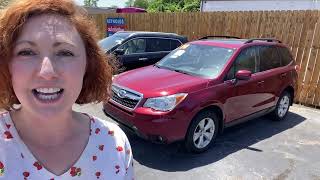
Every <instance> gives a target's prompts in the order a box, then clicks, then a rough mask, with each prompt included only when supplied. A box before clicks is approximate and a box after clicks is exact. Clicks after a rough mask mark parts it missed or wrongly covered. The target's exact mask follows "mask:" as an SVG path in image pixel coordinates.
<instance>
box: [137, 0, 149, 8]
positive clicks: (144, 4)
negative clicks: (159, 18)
mask: <svg viewBox="0 0 320 180" xmlns="http://www.w3.org/2000/svg"><path fill="white" fill-rule="evenodd" d="M133 6H134V7H139V8H143V9H147V8H148V6H149V1H148V0H135V1H134V3H133Z"/></svg>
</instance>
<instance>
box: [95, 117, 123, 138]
mask: <svg viewBox="0 0 320 180" xmlns="http://www.w3.org/2000/svg"><path fill="white" fill-rule="evenodd" d="M90 117H91V122H92V123H91V133H94V134H100V133H102V134H106V135H108V136H111V137H114V138H115V139H117V140H122V141H127V136H126V134H125V133H124V132H123V130H122V129H121V128H120V127H119V126H118V125H117V124H115V123H113V122H110V121H107V120H105V119H101V118H98V117H94V116H90Z"/></svg>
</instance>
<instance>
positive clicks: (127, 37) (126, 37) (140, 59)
mask: <svg viewBox="0 0 320 180" xmlns="http://www.w3.org/2000/svg"><path fill="white" fill-rule="evenodd" d="M186 42H187V38H186V37H184V36H180V35H177V34H173V33H162V32H130V31H121V32H117V33H115V34H114V35H112V36H110V37H107V38H105V39H102V40H101V41H99V45H100V46H101V47H102V48H103V49H104V50H105V52H106V53H112V54H114V55H115V56H116V57H117V59H118V60H119V62H120V65H121V68H122V71H126V70H130V69H135V68H138V67H143V66H147V65H151V64H154V63H156V62H158V61H159V60H160V59H162V58H163V57H164V56H166V55H167V54H169V53H170V52H171V51H172V50H174V49H176V48H177V47H179V46H181V45H182V44H184V43H186Z"/></svg>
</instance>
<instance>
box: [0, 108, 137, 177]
mask: <svg viewBox="0 0 320 180" xmlns="http://www.w3.org/2000/svg"><path fill="white" fill-rule="evenodd" d="M133 176H134V175H133V159H132V151H131V147H130V144H129V141H128V139H127V137H126V135H125V134H124V132H123V131H122V130H121V129H120V128H119V127H118V126H117V125H115V124H113V123H110V122H107V121H103V120H100V119H98V118H93V117H91V134H90V137H89V141H88V144H87V146H86V147H85V149H84V151H83V153H82V155H81V157H80V158H79V159H78V160H77V162H76V163H75V164H74V165H73V166H72V167H71V168H70V169H69V170H68V171H66V172H65V173H64V174H62V175H59V176H57V175H55V174H53V173H51V172H50V171H48V170H47V169H46V168H44V167H43V166H42V165H41V163H40V162H38V161H37V159H36V158H35V157H34V156H33V155H32V153H31V152H30V151H29V149H28V148H27V146H26V145H25V144H24V143H23V141H22V140H21V139H20V137H19V134H18V133H17V130H16V129H15V127H14V124H13V122H12V120H11V117H10V114H9V113H8V112H5V113H2V114H0V180H1V179H8V180H11V179H12V180H20V179H22V180H73V179H74V180H91V179H108V180H133Z"/></svg>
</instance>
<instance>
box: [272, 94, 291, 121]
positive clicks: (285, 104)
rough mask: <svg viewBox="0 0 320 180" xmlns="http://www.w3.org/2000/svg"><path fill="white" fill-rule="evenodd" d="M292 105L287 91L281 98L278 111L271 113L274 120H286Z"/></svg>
mask: <svg viewBox="0 0 320 180" xmlns="http://www.w3.org/2000/svg"><path fill="white" fill-rule="evenodd" d="M290 105H291V95H290V93H288V92H287V91H285V92H283V93H282V95H281V96H280V97H279V100H278V102H277V105H276V109H275V110H274V111H273V112H272V113H271V115H272V118H273V120H276V121H281V120H283V119H285V117H286V116H287V114H288V111H289V108H290Z"/></svg>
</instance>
